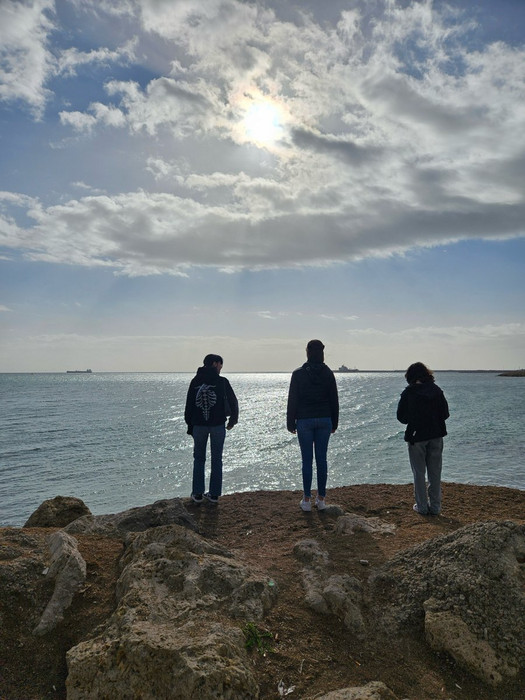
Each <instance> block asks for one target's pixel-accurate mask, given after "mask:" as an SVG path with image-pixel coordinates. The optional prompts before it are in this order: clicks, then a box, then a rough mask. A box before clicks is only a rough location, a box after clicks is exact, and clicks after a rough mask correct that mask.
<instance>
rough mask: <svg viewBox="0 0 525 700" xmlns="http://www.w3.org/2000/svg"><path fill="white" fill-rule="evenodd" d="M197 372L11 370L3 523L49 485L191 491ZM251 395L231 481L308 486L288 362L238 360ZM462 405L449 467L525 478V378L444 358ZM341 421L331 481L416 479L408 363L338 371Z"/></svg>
mask: <svg viewBox="0 0 525 700" xmlns="http://www.w3.org/2000/svg"><path fill="white" fill-rule="evenodd" d="M192 376H193V375H192V374H187V373H178V374H177V373H174V374H160V373H159V374H157V373H132V374H118V373H102V374H96V373H94V374H92V375H85V374H65V373H64V374H0V422H1V426H2V430H1V432H0V525H11V526H20V525H22V524H23V523H24V522H25V520H26V519H27V518H28V517H29V516H30V515H31V513H32V512H33V511H34V510H35V509H36V508H37V507H38V505H39V504H40V503H41V502H42V501H43V500H45V499H47V498H53V497H54V496H57V495H63V496H76V497H78V498H81V499H82V500H83V501H84V502H85V503H86V504H87V506H88V507H89V508H90V509H91V511H92V512H93V513H94V514H102V513H115V512H119V511H121V510H125V509H127V508H131V507H133V506H140V505H145V504H147V503H152V502H153V501H155V500H158V499H162V498H173V497H176V496H184V497H186V496H188V495H189V493H190V490H191V470H192V448H193V441H192V439H191V437H190V436H188V435H187V434H186V425H185V423H184V418H183V413H184V404H185V398H186V391H187V386H188V384H189V381H190V379H191V377H192ZM225 376H227V377H228V379H229V380H230V382H231V383H232V386H233V388H234V390H235V392H236V394H237V397H238V399H239V404H240V420H239V424H238V425H237V426H236V427H235V428H234V429H233V430H232V431H229V432H228V433H227V437H226V444H225V450H224V482H223V492H224V493H233V492H238V491H248V490H260V489H262V490H284V489H287V490H296V489H301V488H302V485H301V469H300V456H299V447H298V444H297V438H296V437H295V436H293V435H291V434H290V433H288V432H287V430H286V420H285V412H286V399H287V392H288V383H289V379H290V375H289V374H284V373H271V374H229V373H225ZM436 381H437V383H438V384H439V386H441V388H442V389H443V390H444V392H445V395H446V397H447V400H448V402H449V406H450V413H451V417H450V419H449V421H448V423H447V427H448V432H449V435H448V437H447V438H446V439H445V451H444V467H443V479H444V480H445V481H456V482H464V483H471V484H493V485H498V486H509V487H513V488H519V489H523V488H525V465H524V454H525V436H524V425H525V420H524V418H525V391H524V389H525V379H522V378H504V377H498V376H497V375H496V374H492V373H457V372H440V373H437V374H436ZM337 383H338V387H339V397H340V404H341V417H340V426H339V430H338V431H337V432H336V433H335V435H333V436H332V438H331V441H330V445H329V465H328V468H329V477H328V488H329V489H330V487H336V486H345V485H351V484H362V483H409V482H411V472H410V467H409V464H408V457H407V450H406V444H405V442H404V440H403V433H404V426H402V425H401V424H400V423H398V422H397V420H396V417H395V412H396V407H397V402H398V399H399V395H400V393H401V391H402V390H403V389H404V387H405V380H404V378H403V375H402V374H401V373H367V372H360V373H357V374H338V375H337Z"/></svg>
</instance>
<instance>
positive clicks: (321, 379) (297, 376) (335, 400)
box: [286, 340, 339, 511]
mask: <svg viewBox="0 0 525 700" xmlns="http://www.w3.org/2000/svg"><path fill="white" fill-rule="evenodd" d="M306 358H307V361H306V362H305V363H304V365H303V366H302V367H299V368H298V369H296V370H295V371H294V372H293V373H292V378H291V380H290V389H289V392H288V406H287V412H286V427H287V429H288V430H289V431H290V432H291V433H293V434H294V435H295V434H297V438H298V440H299V446H300V448H301V458H302V473H303V492H304V493H303V498H302V500H301V503H300V506H301V508H302V509H303V510H304V511H310V510H312V500H311V499H312V493H311V487H312V470H313V457H314V452H315V464H316V468H317V496H316V499H315V505H316V506H317V509H318V510H324V509H325V508H326V502H325V497H326V481H327V476H328V465H327V456H326V455H327V451H328V441H329V440H330V435H331V434H332V433H335V431H336V430H337V426H338V423H339V397H338V394H337V384H336V381H335V376H334V373H333V372H332V370H331V369H330V368H329V367H328V366H327V365H325V363H324V345H323V343H322V342H321V341H320V340H310V342H309V343H308V345H307V346H306Z"/></svg>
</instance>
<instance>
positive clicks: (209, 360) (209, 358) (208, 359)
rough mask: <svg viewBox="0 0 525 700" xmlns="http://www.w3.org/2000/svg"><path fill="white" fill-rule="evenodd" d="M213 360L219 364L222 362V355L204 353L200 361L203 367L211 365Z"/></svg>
mask: <svg viewBox="0 0 525 700" xmlns="http://www.w3.org/2000/svg"><path fill="white" fill-rule="evenodd" d="M214 362H218V363H219V364H221V365H223V364H224V362H223V361H222V357H221V356H220V355H206V357H205V358H204V360H203V361H202V364H203V365H204V366H205V367H212V366H213V364H214Z"/></svg>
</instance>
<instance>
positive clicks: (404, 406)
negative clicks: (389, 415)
mask: <svg viewBox="0 0 525 700" xmlns="http://www.w3.org/2000/svg"><path fill="white" fill-rule="evenodd" d="M397 420H398V421H399V422H400V423H404V424H405V425H406V424H407V423H408V421H409V415H408V399H407V395H406V393H405V392H403V393H402V394H401V398H400V399H399V403H398V404H397Z"/></svg>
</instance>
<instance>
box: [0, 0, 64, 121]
mask: <svg viewBox="0 0 525 700" xmlns="http://www.w3.org/2000/svg"><path fill="white" fill-rule="evenodd" d="M54 4H55V3H54V1H53V0H33V2H31V3H25V2H16V1H15V0H4V1H3V2H2V3H0V47H1V48H0V100H1V101H6V102H11V101H22V102H26V103H27V104H28V105H29V106H30V108H31V109H32V110H33V112H34V113H35V115H36V116H37V117H39V116H40V115H41V114H42V109H43V107H44V104H45V101H46V99H47V98H48V96H49V94H50V93H49V91H48V90H47V89H46V88H45V84H46V82H47V80H48V78H49V77H50V76H51V75H52V73H53V70H54V60H53V56H52V54H51V53H50V51H49V49H48V42H49V34H50V32H51V31H52V30H53V28H54V23H53V19H52V15H53V10H54Z"/></svg>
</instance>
